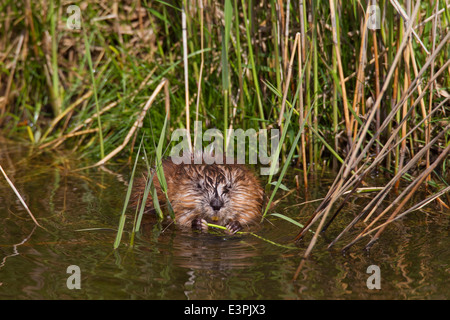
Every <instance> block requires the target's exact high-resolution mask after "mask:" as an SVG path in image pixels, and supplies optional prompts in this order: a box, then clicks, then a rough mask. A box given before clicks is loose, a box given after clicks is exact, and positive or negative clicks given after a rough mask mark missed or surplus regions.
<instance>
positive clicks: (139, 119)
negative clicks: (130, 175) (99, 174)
mask: <svg viewBox="0 0 450 320" xmlns="http://www.w3.org/2000/svg"><path fill="white" fill-rule="evenodd" d="M168 85H169V81H168V80H167V79H163V80H162V81H161V82H160V83H159V84H158V86H157V87H156V89H155V91H153V94H152V95H151V96H150V98H149V99H148V100H147V103H146V104H145V105H144V107H143V108H142V111H141V113H140V114H139V115H138V117H137V119H136V121H135V122H134V123H133V126H132V127H131V129H130V131H129V132H128V134H127V136H126V137H125V139H124V141H123V142H122V144H121V145H120V146H118V147H117V148H116V149H114V150H113V151H111V152H110V153H109V154H108V155H106V156H105V157H104V158H103V159H101V160H100V161H98V162H97V163H96V164H94V165H93V166H92V167H97V166H101V165H104V164H105V163H106V162H108V161H109V160H110V159H111V158H112V157H114V156H115V155H116V154H118V153H119V152H120V151H121V150H122V149H123V148H124V147H125V146H126V145H127V144H128V142H129V141H130V139H131V137H132V136H133V134H134V132H135V131H136V130H137V129H138V128H140V127H142V124H143V121H144V117H145V115H146V114H147V111H148V110H149V109H150V107H151V106H152V104H153V101H155V99H156V96H157V95H158V93H159V92H160V91H161V90H162V89H163V88H164V87H166V86H168ZM164 92H165V95H166V97H165V98H166V112H167V113H169V110H170V105H169V102H168V100H169V99H170V97H169V91H168V88H165V90H164ZM83 169H85V168H83Z"/></svg>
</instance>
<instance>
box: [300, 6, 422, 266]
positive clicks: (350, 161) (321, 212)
mask: <svg viewBox="0 0 450 320" xmlns="http://www.w3.org/2000/svg"><path fill="white" fill-rule="evenodd" d="M419 5H420V1H417V3H416V5H415V8H414V13H413V15H412V16H413V17H415V16H416V15H417V12H418V10H419ZM330 7H331V11H332V20H333V13H334V5H333V0H330ZM413 24H414V19H410V21H409V24H408V28H407V31H406V32H405V36H404V39H403V41H402V43H401V45H400V46H399V49H398V51H397V53H396V56H395V58H394V61H393V63H392V66H391V68H390V69H389V72H388V75H387V77H386V81H385V83H384V85H383V87H382V89H381V92H380V95H379V97H378V98H377V100H376V102H375V104H374V106H373V107H372V110H371V111H370V114H369V116H368V118H367V121H366V124H365V126H364V127H362V128H361V131H360V133H359V134H358V140H357V143H356V144H353V145H352V146H351V151H350V153H349V156H347V158H346V160H345V162H344V164H343V167H344V168H345V169H343V168H341V171H340V173H339V175H338V176H337V178H336V180H335V183H333V187H332V188H330V192H332V193H331V195H330V192H329V194H328V195H327V197H326V200H324V202H323V204H324V207H325V208H323V206H322V205H321V206H319V208H320V209H319V208H318V209H317V210H316V212H315V213H314V214H313V218H312V219H310V220H311V222H309V223H308V225H306V226H305V228H303V229H302V231H301V232H300V233H299V234H298V235H297V237H296V238H295V239H296V240H297V239H299V238H300V237H301V236H302V235H303V233H304V232H306V230H309V228H310V227H311V225H312V224H313V223H314V222H315V221H317V220H318V219H319V218H320V217H322V219H321V221H320V223H319V226H318V227H317V230H316V232H315V233H314V236H313V238H312V239H311V241H310V243H309V246H308V248H307V249H306V251H305V253H304V255H303V260H304V259H306V258H307V257H308V256H309V254H310V253H311V251H312V248H313V247H314V245H315V243H316V242H317V238H318V236H319V234H320V232H321V231H322V228H323V226H324V224H325V220H326V218H327V217H328V214H329V212H330V210H331V207H332V206H333V204H334V202H335V201H336V200H337V199H338V197H339V191H342V190H341V187H342V185H343V184H344V181H346V180H347V178H348V176H349V174H350V172H351V171H352V169H353V168H354V167H356V166H357V165H358V162H359V161H355V160H356V156H357V154H358V153H359V150H360V148H361V145H362V143H363V141H365V137H366V134H367V132H368V130H369V126H370V124H371V123H372V121H373V119H374V116H375V114H376V112H375V111H376V109H377V108H378V106H379V105H380V103H381V99H382V97H383V95H384V93H385V92H386V90H387V88H388V85H389V82H390V79H391V78H392V75H393V73H394V70H395V69H396V67H397V64H398V62H399V60H400V57H401V55H402V52H403V50H404V48H405V47H406V45H407V42H408V41H407V40H408V38H409V36H410V34H411V31H412V27H413ZM333 33H334V32H333ZM336 44H337V43H335V45H336ZM336 53H338V50H337V51H336ZM338 62H339V57H338ZM341 81H342V79H341ZM363 153H364V152H363ZM363 153H362V154H363ZM358 159H359V160H360V159H361V156H360V157H359V158H358ZM335 191H338V192H335ZM325 202H326V203H325ZM301 265H302V263H301Z"/></svg>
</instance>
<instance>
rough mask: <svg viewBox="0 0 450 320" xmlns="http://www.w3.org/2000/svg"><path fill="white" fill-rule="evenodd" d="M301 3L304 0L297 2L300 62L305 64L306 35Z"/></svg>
mask: <svg viewBox="0 0 450 320" xmlns="http://www.w3.org/2000/svg"><path fill="white" fill-rule="evenodd" d="M303 1H304V0H299V5H298V8H299V16H300V34H301V38H302V58H303V60H302V62H305V56H306V52H305V50H306V34H305V21H304V20H305V19H304V16H303Z"/></svg>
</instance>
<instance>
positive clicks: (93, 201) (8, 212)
mask: <svg viewBox="0 0 450 320" xmlns="http://www.w3.org/2000/svg"><path fill="white" fill-rule="evenodd" d="M0 164H1V165H2V166H3V168H4V169H5V171H6V172H7V174H8V175H9V177H10V178H11V180H12V181H13V182H14V184H15V185H16V187H17V188H18V189H19V191H20V193H21V194H22V196H23V197H24V198H25V200H26V202H27V204H28V205H29V207H30V210H31V211H32V212H33V214H34V215H35V216H36V218H37V219H38V220H39V221H40V223H41V224H42V225H43V226H45V228H46V230H44V229H41V228H37V227H35V225H34V223H33V222H32V221H31V219H30V218H29V216H28V213H27V212H26V211H25V210H24V208H23V207H22V205H21V204H20V202H19V201H18V199H17V197H16V196H15V194H14V193H13V191H12V190H11V188H10V187H9V186H8V185H7V183H6V181H5V180H4V179H3V177H1V178H0V221H1V222H0V299H244V300H245V299H448V297H449V296H450V281H449V272H450V265H449V262H450V250H448V248H449V247H450V241H449V239H450V238H449V230H450V229H449V222H450V219H449V215H448V213H442V212H439V211H438V210H436V208H437V207H435V206H433V205H431V206H430V207H429V208H425V209H423V210H421V211H416V212H415V213H413V214H411V215H409V216H408V217H407V218H405V219H403V220H402V221H400V222H398V223H396V224H395V225H393V226H391V227H389V228H387V229H386V231H385V233H384V234H383V235H382V237H381V239H380V241H378V242H377V243H376V244H375V245H374V247H373V248H372V250H371V251H370V254H368V253H366V252H364V251H362V250H361V249H362V247H363V246H364V244H365V243H366V241H364V242H361V243H360V244H357V245H356V246H355V247H353V248H352V249H351V250H350V251H349V252H348V253H347V254H346V255H342V253H341V251H340V249H341V248H342V247H343V245H345V244H346V243H348V241H350V240H351V239H352V236H355V235H356V234H357V233H358V231H360V230H361V226H357V228H356V229H357V230H355V231H354V232H352V233H351V234H350V237H348V238H345V239H343V240H342V241H341V242H339V243H338V244H337V246H336V247H335V248H333V249H331V250H327V249H326V246H327V244H328V243H329V241H330V240H331V239H333V238H334V236H336V235H337V234H338V233H339V232H340V231H341V230H342V228H343V227H344V226H345V225H346V224H347V223H348V222H349V221H351V219H352V218H353V217H354V216H355V215H356V214H357V213H358V212H359V211H360V210H361V209H362V207H363V206H364V204H366V203H367V201H369V200H370V199H371V197H373V195H370V194H368V195H361V196H358V197H357V198H356V197H355V198H354V199H352V201H351V203H350V204H349V205H348V206H346V207H345V210H344V211H343V213H342V214H341V215H340V216H339V217H338V219H337V220H336V221H335V222H334V223H333V224H332V226H331V227H330V229H329V230H328V232H327V233H326V234H325V236H323V237H320V239H319V241H318V243H317V245H316V247H315V248H314V251H313V253H312V256H311V258H310V259H309V260H308V261H306V263H305V265H304V267H303V268H302V269H301V270H300V272H299V274H298V277H297V280H296V281H293V277H294V274H295V273H296V272H297V269H298V266H299V263H300V261H301V255H302V254H303V252H304V250H305V248H306V246H307V245H308V243H309V239H310V238H311V236H308V237H307V239H305V242H303V243H300V244H299V245H298V248H297V249H295V250H292V249H289V248H285V247H281V246H277V245H274V244H272V243H269V242H266V241H263V240H261V239H260V238H256V237H254V236H252V235H248V234H244V235H235V236H227V235H224V234H222V233H220V232H211V233H206V234H200V233H196V232H191V231H183V230H180V229H178V228H177V227H176V226H174V225H169V226H167V224H158V223H156V222H155V221H154V219H152V218H151V217H147V218H146V219H145V221H144V225H143V228H142V231H141V232H140V234H138V235H137V236H136V238H135V239H134V246H130V237H129V233H128V232H127V233H126V234H125V236H124V238H123V239H122V244H121V246H120V247H119V249H118V250H113V242H114V239H115V236H116V230H117V226H118V222H119V217H120V213H121V211H122V207H123V200H124V198H125V193H126V189H127V186H126V181H128V179H129V174H130V171H131V170H130V166H128V165H111V166H108V167H107V169H105V170H102V169H90V170H84V171H75V170H74V169H76V168H77V167H80V166H81V165H80V163H79V162H77V161H74V160H72V159H71V156H69V155H68V154H66V153H59V152H55V153H52V154H49V153H45V154H40V155H37V154H36V152H35V151H33V150H31V149H30V148H28V147H25V146H23V145H21V144H18V143H17V142H9V141H6V140H2V141H1V144H0ZM296 174H298V171H295V170H291V172H290V175H289V177H288V178H287V179H286V181H285V183H286V185H287V186H288V187H290V188H295V182H294V179H293V177H294V176H295V175H296ZM299 180H301V179H299ZM332 182H333V175H332V174H318V175H316V176H315V177H313V178H311V181H310V184H311V188H310V190H309V191H308V192H307V193H306V192H305V191H304V190H303V189H300V191H299V192H293V193H292V194H291V195H289V196H288V197H286V198H284V199H283V200H282V201H281V202H280V205H279V206H278V207H277V208H276V209H275V212H279V213H282V214H284V215H287V216H290V217H291V218H293V219H295V220H297V221H300V222H305V221H306V220H307V218H308V217H309V216H310V215H311V214H312V212H313V211H314V209H315V208H316V206H318V204H319V203H320V202H310V203H307V204H302V203H304V202H305V201H311V200H314V199H320V198H321V197H323V196H324V195H325V193H326V191H327V188H328V187H329V186H330V185H331V183H332ZM372 182H373V183H374V185H378V186H381V185H382V184H383V180H382V179H380V180H374V181H372ZM284 194H286V193H285V192H284ZM279 196H283V193H280V195H279ZM418 197H420V195H418ZM388 201H389V199H387V200H386V203H388ZM299 204H302V205H299ZM133 214H134V212H133V211H132V210H129V211H128V216H127V223H126V226H125V229H126V230H127V231H131V229H132V223H133ZM297 232H298V227H296V226H294V225H292V224H290V223H288V222H286V221H284V220H282V219H280V218H276V217H274V216H270V217H269V219H267V220H266V221H265V223H264V224H263V225H262V227H261V229H260V230H258V231H257V234H258V235H259V236H261V237H263V238H266V239H269V240H271V241H273V242H276V243H278V244H281V245H292V239H293V238H294V237H295V235H296V234H297ZM70 265H77V266H79V267H80V271H81V289H79V290H77V289H73V290H70V289H68V287H67V279H68V277H69V276H70V274H68V273H67V267H68V266H70ZM370 265H377V266H379V267H380V272H381V289H380V290H369V289H368V288H367V285H366V281H367V279H368V277H369V276H370V274H368V273H367V272H366V270H367V268H368V267H369V266H370Z"/></svg>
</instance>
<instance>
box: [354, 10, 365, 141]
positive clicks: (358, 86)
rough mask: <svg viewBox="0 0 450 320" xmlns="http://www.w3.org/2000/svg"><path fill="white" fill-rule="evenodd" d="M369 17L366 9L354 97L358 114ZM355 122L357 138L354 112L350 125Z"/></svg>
mask: <svg viewBox="0 0 450 320" xmlns="http://www.w3.org/2000/svg"><path fill="white" fill-rule="evenodd" d="M368 19H369V10H366V15H365V17H364V24H363V29H362V35H361V39H362V40H361V47H360V49H359V61H358V72H357V76H356V85H355V94H354V97H353V106H352V107H353V110H355V112H356V114H358V105H359V101H360V100H364V97H363V96H362V94H361V92H362V88H363V85H364V68H365V66H366V65H365V61H366V55H367V53H366V50H367V49H366V48H367V22H368ZM353 123H354V125H355V128H354V130H353V129H351V130H352V131H353V132H354V135H355V137H354V139H356V133H357V130H358V129H357V128H358V121H356V120H355V119H354V116H353V114H352V115H351V118H350V127H351V128H352V127H353Z"/></svg>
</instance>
